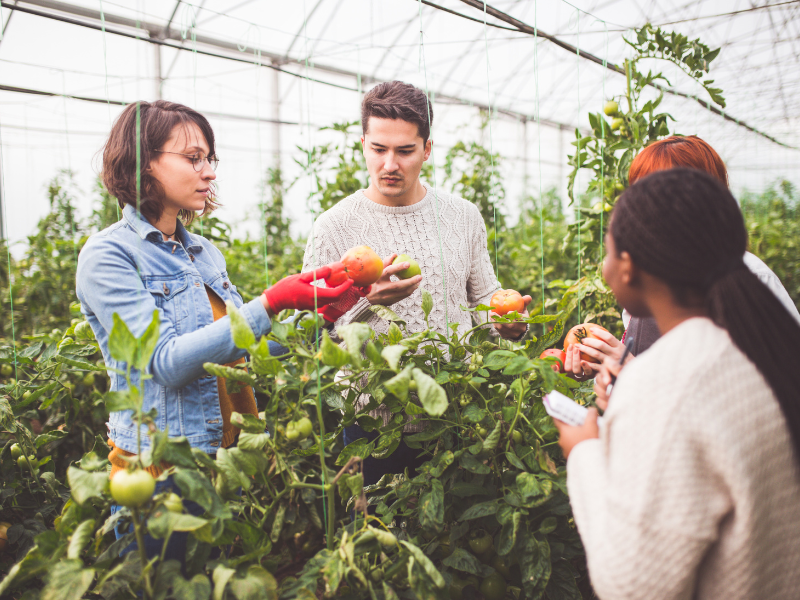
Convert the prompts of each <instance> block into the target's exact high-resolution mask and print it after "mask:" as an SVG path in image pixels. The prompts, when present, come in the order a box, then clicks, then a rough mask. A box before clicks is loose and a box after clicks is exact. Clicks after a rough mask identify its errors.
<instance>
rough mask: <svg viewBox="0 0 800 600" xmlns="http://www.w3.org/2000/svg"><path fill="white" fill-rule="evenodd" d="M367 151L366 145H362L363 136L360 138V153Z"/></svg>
mask: <svg viewBox="0 0 800 600" xmlns="http://www.w3.org/2000/svg"><path fill="white" fill-rule="evenodd" d="M366 150H367V145H366V144H365V143H364V136H363V135H362V136H361V152H362V153H363V152H365V151H366Z"/></svg>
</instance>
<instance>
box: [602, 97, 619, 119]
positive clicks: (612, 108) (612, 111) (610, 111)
mask: <svg viewBox="0 0 800 600" xmlns="http://www.w3.org/2000/svg"><path fill="white" fill-rule="evenodd" d="M603 112H604V113H606V116H608V117H613V116H614V115H616V114H617V113H619V104H617V103H616V102H614V101H613V100H609V101H608V102H606V105H605V106H604V107H603Z"/></svg>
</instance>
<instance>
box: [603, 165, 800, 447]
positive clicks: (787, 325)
mask: <svg viewBox="0 0 800 600" xmlns="http://www.w3.org/2000/svg"><path fill="white" fill-rule="evenodd" d="M609 230H610V233H611V236H612V237H613V239H614V245H615V246H616V250H617V253H622V252H627V253H628V254H629V255H630V257H631V260H632V261H633V264H635V265H636V266H637V267H638V268H640V269H642V270H643V271H645V272H647V273H649V274H650V275H652V276H654V277H657V278H658V279H660V280H662V281H663V282H665V283H666V284H667V285H669V286H670V288H671V289H672V291H673V294H674V295H675V297H676V300H677V301H678V302H681V300H683V301H684V302H688V300H687V299H688V298H689V295H690V294H693V295H694V296H695V297H700V298H703V299H704V300H705V307H706V310H707V312H708V316H709V317H710V318H711V320H712V321H714V323H716V324H717V325H719V326H720V327H722V328H724V329H726V330H727V331H728V334H729V335H730V336H731V339H732V340H733V343H734V344H736V346H737V347H738V348H739V350H741V351H742V352H743V353H744V355H745V356H747V358H749V359H750V361H751V362H752V363H753V364H755V366H756V368H757V369H758V370H759V372H760V373H761V375H763V376H764V379H766V381H767V384H769V386H770V387H771V388H772V391H773V392H774V393H775V396H776V397H777V399H778V403H779V404H780V407H781V409H782V411H783V415H784V417H785V418H786V421H787V425H788V427H789V432H790V434H791V437H792V442H793V444H794V448H795V456H796V457H797V458H798V459H800V378H798V377H797V366H798V365H800V350H798V348H797V340H798V339H800V324H798V323H797V321H795V320H794V317H792V316H791V315H790V314H789V311H788V310H786V307H784V305H783V304H781V302H780V300H778V298H777V297H776V296H775V294H773V293H772V292H771V291H770V290H769V288H767V286H766V285H764V284H763V283H761V281H760V280H759V279H758V277H756V276H755V275H754V274H753V273H752V271H750V269H748V268H747V266H746V265H745V264H744V261H743V256H744V253H745V250H746V249H747V229H746V228H745V224H744V218H743V217H742V212H741V210H740V209H739V205H738V204H737V203H736V200H735V199H734V197H733V196H732V195H731V193H730V192H729V191H728V188H727V187H726V186H725V185H724V184H723V183H722V182H721V181H720V180H719V179H717V178H716V177H713V176H711V175H709V174H708V173H705V172H703V171H696V170H693V169H685V168H680V169H669V170H666V171H658V172H656V173H653V174H652V175H648V176H647V177H644V178H642V179H640V180H639V181H637V182H636V183H635V184H633V185H632V186H631V187H629V188H628V189H627V190H626V191H625V193H623V194H622V196H621V197H620V199H619V201H618V202H617V204H616V205H615V206H614V213H613V216H612V217H611V224H610V227H609Z"/></svg>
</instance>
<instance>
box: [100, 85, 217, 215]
mask: <svg viewBox="0 0 800 600" xmlns="http://www.w3.org/2000/svg"><path fill="white" fill-rule="evenodd" d="M192 123H194V124H195V125H197V126H198V127H199V128H200V132H201V133H202V134H203V137H205V139H206V143H207V144H208V149H209V156H211V155H213V154H215V153H216V149H215V147H214V131H213V130H212V129H211V125H210V124H209V122H208V120H207V119H206V118H205V117H204V116H203V115H201V114H200V113H199V112H197V111H196V110H193V109H191V108H189V107H188V106H184V105H183V104H178V103H176V102H167V101H166V100H157V101H155V102H135V103H133V104H129V105H128V106H126V107H125V110H123V111H122V113H120V115H119V117H117V120H116V121H115V122H114V125H113V126H112V127H111V134H110V135H109V136H108V141H107V142H106V145H105V146H104V147H103V172H102V177H103V185H105V187H106V189H107V190H108V192H109V194H111V195H112V196H114V197H115V198H116V199H117V202H119V206H120V208H124V207H125V205H126V204H130V205H132V206H135V207H136V208H138V209H139V212H141V213H142V215H143V216H145V217H146V218H147V219H149V220H150V221H151V222H152V221H157V220H158V219H159V218H160V217H161V213H162V212H163V211H164V205H163V202H162V201H163V197H164V190H163V189H162V187H161V184H160V183H159V182H158V181H157V180H156V178H155V177H153V176H152V175H151V174H150V161H151V160H153V159H154V158H156V157H158V156H159V155H158V154H157V153H156V152H155V151H156V150H159V149H161V147H162V146H163V145H164V144H165V143H166V142H167V140H168V139H169V138H170V136H171V135H172V130H173V129H174V128H175V126H176V125H180V126H183V127H189V126H190V125H191V124H192ZM137 129H138V130H139V133H138V136H137ZM137 166H138V169H137ZM209 187H210V188H211V194H210V195H209V197H208V199H207V200H206V206H205V209H204V210H203V214H204V215H205V214H208V213H210V212H211V211H213V210H214V209H215V208H217V206H218V203H217V201H216V186H215V185H214V183H213V182H210V183H209ZM178 216H179V217H180V219H181V220H182V221H183V222H184V223H186V224H188V223H191V222H192V220H193V219H194V217H195V213H194V212H192V211H188V210H182V211H180V213H179V215H178Z"/></svg>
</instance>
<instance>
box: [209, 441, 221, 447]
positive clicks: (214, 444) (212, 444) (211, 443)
mask: <svg viewBox="0 0 800 600" xmlns="http://www.w3.org/2000/svg"><path fill="white" fill-rule="evenodd" d="M209 445H211V446H214V447H216V446H219V442H209Z"/></svg>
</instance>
